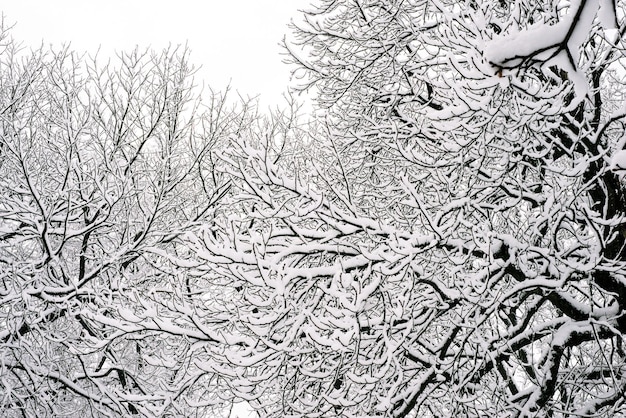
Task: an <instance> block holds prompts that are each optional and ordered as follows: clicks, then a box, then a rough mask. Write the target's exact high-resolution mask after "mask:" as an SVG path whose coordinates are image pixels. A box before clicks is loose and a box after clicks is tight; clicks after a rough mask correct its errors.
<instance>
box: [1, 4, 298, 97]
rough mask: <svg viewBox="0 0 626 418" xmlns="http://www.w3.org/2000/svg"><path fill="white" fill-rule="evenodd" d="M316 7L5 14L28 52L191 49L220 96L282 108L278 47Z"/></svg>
mask: <svg viewBox="0 0 626 418" xmlns="http://www.w3.org/2000/svg"><path fill="white" fill-rule="evenodd" d="M309 4H310V0H271V1H270V0H222V1H217V0H204V1H200V0H177V1H175V2H174V1H164V0H106V1H105V0H103V1H93V0H10V1H9V0H7V1H4V2H0V11H2V13H4V15H5V19H6V21H7V22H9V23H16V25H15V27H14V28H13V30H12V34H13V37H14V38H15V39H16V40H19V41H23V42H24V43H25V44H26V45H28V46H35V47H37V46H39V45H41V43H42V41H43V42H44V44H61V43H63V42H71V44H72V46H73V47H74V49H76V50H78V51H86V52H92V53H93V52H95V51H96V50H97V49H98V47H101V52H100V53H101V54H112V53H113V51H115V50H128V49H133V48H134V47H135V46H136V45H139V46H150V45H151V46H152V47H153V48H156V49H162V48H164V47H167V46H168V45H169V44H173V45H177V44H185V43H187V45H188V46H189V47H190V49H191V51H192V54H191V61H192V62H193V63H195V64H198V65H202V69H201V71H200V73H199V74H198V78H201V79H202V80H203V81H204V82H205V83H206V84H208V85H210V86H211V87H213V88H214V89H216V90H221V89H223V88H224V87H225V86H226V85H227V84H228V83H229V81H230V83H231V86H232V87H233V88H235V89H237V90H239V91H240V92H241V93H243V94H244V95H250V96H254V95H257V94H260V95H261V99H262V105H264V106H269V105H271V106H273V105H275V104H277V103H279V102H280V97H281V93H282V92H283V91H284V90H285V88H286V86H287V85H288V83H289V67H288V66H287V65H285V64H283V63H282V62H281V60H282V57H281V55H280V53H281V52H282V50H281V48H280V47H279V46H278V44H279V43H280V41H281V39H282V37H283V36H284V34H285V33H287V32H288V30H289V29H288V27H287V25H288V23H289V22H290V20H291V19H298V17H299V12H298V10H299V9H306V8H307V7H308V6H309Z"/></svg>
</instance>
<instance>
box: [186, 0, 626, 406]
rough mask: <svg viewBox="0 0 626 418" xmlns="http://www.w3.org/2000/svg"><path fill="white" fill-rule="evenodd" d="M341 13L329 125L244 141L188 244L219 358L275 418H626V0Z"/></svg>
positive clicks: (313, 76)
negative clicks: (224, 194) (222, 189)
mask: <svg viewBox="0 0 626 418" xmlns="http://www.w3.org/2000/svg"><path fill="white" fill-rule="evenodd" d="M317 3H318V5H317V6H315V7H313V8H312V9H311V10H310V11H307V12H306V13H305V19H304V22H303V23H302V24H300V26H298V27H297V28H296V39H295V41H294V42H292V43H290V44H289V45H288V47H289V49H290V51H291V54H292V55H291V56H292V60H293V61H294V62H296V63H297V64H298V65H299V67H300V70H299V72H297V73H296V75H298V76H301V77H302V78H301V79H302V80H304V82H305V84H304V85H303V87H304V88H306V87H314V91H316V92H317V95H318V96H317V102H318V104H319V106H320V107H321V108H322V109H323V110H324V112H323V116H322V117H321V118H320V120H319V121H318V123H317V125H316V127H315V130H314V131H312V132H311V138H308V139H303V138H300V139H298V138H297V137H294V135H284V136H282V137H281V136H280V135H279V137H270V136H267V137H266V136H264V137H262V138H258V140H256V141H252V140H250V138H249V137H247V138H240V137H236V136H235V137H232V147H231V150H230V151H229V152H226V153H224V154H223V156H222V162H221V164H223V167H224V170H225V172H227V173H228V175H229V176H230V177H231V179H232V184H233V193H232V194H231V195H230V196H229V197H228V198H226V199H225V200H223V202H224V203H226V204H227V205H226V206H224V207H223V208H222V209H220V217H219V219H218V220H217V221H216V222H215V223H213V224H211V225H206V226H205V227H204V228H203V229H200V230H199V231H198V232H197V233H196V234H188V235H187V238H188V240H189V245H190V246H191V247H192V249H195V252H196V255H197V258H196V262H197V263H198V266H197V267H193V269H195V270H196V271H197V274H198V275H202V277H203V280H205V281H206V283H207V286H205V287H204V294H203V297H205V298H207V299H210V300H212V302H213V305H212V306H213V307H212V309H214V310H215V315H214V317H215V318H219V319H220V320H219V321H218V320H217V319H215V320H214V321H213V322H212V323H210V324H209V322H210V321H209V320H208V319H207V321H205V322H204V324H203V326H204V327H207V329H210V330H211V332H213V333H214V334H215V335H219V336H220V339H221V341H220V342H219V343H218V344H212V345H211V344H208V343H207V344H205V346H206V347H207V348H206V350H207V352H208V351H209V350H213V352H214V354H213V357H212V358H213V360H212V362H207V363H206V364H205V365H204V367H205V370H207V371H210V372H211V373H214V372H217V373H220V374H222V375H223V376H229V377H230V381H229V382H230V383H229V384H230V385H231V387H232V388H233V390H234V391H235V394H236V395H237V396H238V397H240V398H243V399H247V400H249V401H250V402H251V404H252V405H253V406H254V407H255V408H256V410H257V411H258V412H259V413H260V414H261V415H262V416H276V417H282V416H307V417H315V416H319V417H324V416H346V417H357V416H358V417H364V416H389V417H408V416H415V417H424V416H438V417H447V416H481V417H482V416H516V417H518V416H519V417H531V416H532V417H538V416H553V417H556V416H562V417H565V416H584V417H589V416H616V415H619V414H623V413H626V405H625V401H626V398H625V397H624V391H625V390H626V373H625V372H626V351H625V348H624V343H623V335H624V333H625V332H626V185H625V183H624V167H626V161H625V159H624V153H625V152H626V151H624V149H625V148H626V125H625V123H626V120H625V118H626V112H624V105H625V104H626V103H624V88H623V85H624V81H625V80H624V79H623V74H624V69H623V67H622V64H623V48H624V46H625V45H624V43H623V34H624V33H625V32H626V26H625V23H624V22H623V18H624V16H625V5H624V4H623V2H610V1H607V0H572V1H570V2H565V1H562V0H558V1H557V0H554V1H531V0H520V1H512V2H505V1H495V0H494V1H487V0H485V1H480V0H468V1H448V0H437V1H435V0H385V1H379V0H376V1H374V0H319V1H318V2H317ZM287 125H288V124H287ZM287 125H285V124H282V126H287ZM279 126H280V124H279ZM268 138H270V139H268ZM207 332H208V331H207ZM209 347H210V348H209ZM218 354H219V355H221V357H217V355H218Z"/></svg>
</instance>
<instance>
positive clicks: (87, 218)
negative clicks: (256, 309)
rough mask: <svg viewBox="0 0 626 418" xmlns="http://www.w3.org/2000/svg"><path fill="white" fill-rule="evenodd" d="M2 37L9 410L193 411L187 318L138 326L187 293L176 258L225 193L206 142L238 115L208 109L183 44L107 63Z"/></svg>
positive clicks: (0, 391)
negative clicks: (171, 259) (158, 305)
mask: <svg viewBox="0 0 626 418" xmlns="http://www.w3.org/2000/svg"><path fill="white" fill-rule="evenodd" d="M2 34H3V36H2V42H0V44H1V47H2V49H1V50H0V415H1V416H3V417H13V416H15V417H44V416H54V417H70V416H71V417H88V416H130V415H134V414H141V415H143V416H150V417H153V416H164V415H167V414H173V415H176V416H191V414H192V412H189V410H188V409H184V408H186V407H187V408H190V407H189V405H188V403H186V401H185V399H186V397H187V395H188V392H187V389H188V386H189V382H188V381H187V377H188V376H189V373H187V370H188V369H189V368H190V367H193V365H190V362H191V356H190V355H188V354H189V353H190V352H191V351H192V349H191V347H190V345H191V343H190V342H189V340H187V339H186V337H185V332H186V330H183V326H181V325H177V324H176V323H174V320H172V319H171V318H169V317H166V316H162V317H160V318H158V320H154V321H151V322H150V321H147V320H146V321H143V322H142V324H141V326H139V325H136V323H137V322H139V319H138V318H139V317H141V318H148V317H150V313H151V312H152V310H153V309H155V308H154V306H153V305H150V301H151V300H152V299H153V298H158V299H159V300H161V301H163V303H165V301H168V300H171V299H174V298H175V296H174V295H178V294H184V295H185V297H186V298H190V297H192V295H191V294H190V293H186V292H187V291H186V290H185V289H189V286H190V285H189V280H187V279H186V278H185V277H184V275H183V274H181V273H180V272H177V271H175V270H173V269H171V268H170V267H169V264H168V262H167V257H168V254H179V252H180V251H181V250H179V245H178V239H179V237H180V236H181V235H182V234H184V233H185V232H186V231H189V230H190V228H192V227H196V226H197V225H198V224H200V223H204V222H208V220H209V219H210V217H211V216H212V215H211V213H212V212H211V211H212V208H213V206H214V205H215V203H216V202H217V201H218V200H219V199H220V198H221V197H222V196H223V195H224V194H225V193H226V192H227V190H228V184H227V183H225V182H223V181H222V180H221V179H220V177H219V175H218V174H217V173H216V172H215V171H214V170H213V162H212V161H213V160H214V157H212V153H213V152H214V149H213V148H214V147H216V146H217V144H219V141H220V140H222V139H223V138H225V137H226V136H227V135H228V132H231V131H236V128H237V124H238V123H239V122H241V118H240V117H238V114H237V112H235V111H233V112H230V111H229V110H228V108H227V106H226V104H225V102H224V100H223V98H220V97H219V96H217V95H216V96H214V100H213V101H212V102H209V103H208V104H207V107H206V108H205V107H202V108H199V107H198V100H197V96H196V93H194V91H193V88H194V85H193V78H192V77H193V68H191V67H190V66H189V64H188V63H187V55H188V53H187V51H185V50H182V49H172V50H170V51H166V52H164V53H162V54H153V53H149V52H145V53H142V52H139V51H134V52H130V53H123V54H120V55H119V56H118V59H117V60H115V61H114V62H111V63H109V64H105V65H100V64H98V59H95V60H94V61H90V60H88V59H86V58H85V57H84V56H78V55H76V54H74V53H71V52H69V51H68V50H60V51H47V52H46V51H44V50H37V51H34V52H28V51H25V50H20V49H19V48H17V47H16V44H15V42H13V41H12V40H11V39H10V38H9V33H8V32H7V31H2ZM90 62H91V64H90ZM179 316H182V314H179ZM180 321H182V320H180ZM180 330H183V331H181V332H178V331H180ZM196 334H197V332H196ZM196 334H194V337H195V338H196V340H198V339H201V338H199V337H198V336H197V335H196ZM192 395H193V396H192V398H193V401H194V402H195V403H194V405H193V411H194V412H193V413H196V412H198V411H202V410H203V409H202V408H201V407H202V406H207V405H208V406H210V405H212V404H215V401H214V400H211V399H212V398H214V397H215V392H214V391H208V394H207V393H206V392H205V393H193V394H192ZM175 400H178V401H177V402H174V401H175Z"/></svg>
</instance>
